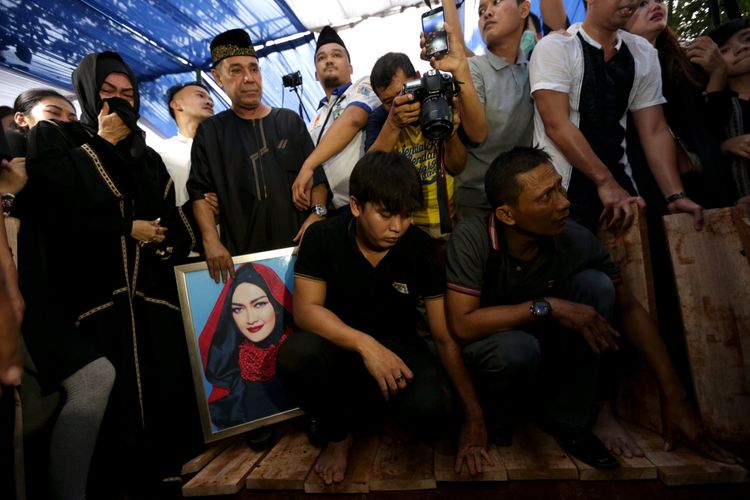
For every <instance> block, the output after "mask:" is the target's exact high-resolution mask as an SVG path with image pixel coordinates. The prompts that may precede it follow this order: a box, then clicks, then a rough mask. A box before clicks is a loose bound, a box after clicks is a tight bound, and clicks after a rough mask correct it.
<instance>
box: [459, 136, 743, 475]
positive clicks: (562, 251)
mask: <svg viewBox="0 0 750 500" xmlns="http://www.w3.org/2000/svg"><path fill="white" fill-rule="evenodd" d="M485 188H486V191H487V197H488V199H489V201H490V203H491V206H492V207H493V210H492V212H490V213H488V214H486V215H485V216H479V215H477V216H474V217H471V218H467V219H465V220H464V221H462V222H461V223H460V224H459V225H458V226H457V227H456V229H455V231H454V232H453V235H452V236H451V239H450V240H449V242H448V250H447V281H448V285H447V287H448V291H447V294H446V307H447V319H448V324H449V326H450V328H451V329H452V331H453V333H454V334H455V335H456V337H457V338H458V339H459V341H460V342H462V343H463V344H465V347H464V349H463V358H464V361H465V362H466V364H467V366H468V369H469V371H470V372H471V373H472V375H473V377H474V383H475V385H476V388H477V393H478V394H479V399H480V402H481V403H482V407H483V409H484V414H485V415H484V416H485V420H486V421H487V422H488V429H489V434H490V440H491V441H493V442H495V443H496V444H500V445H502V444H509V443H510V440H511V436H512V433H511V431H512V425H513V423H514V422H515V420H516V419H518V418H519V416H520V415H519V413H521V412H523V411H526V412H528V411H529V410H530V409H533V414H532V416H533V417H534V418H535V419H536V420H537V421H538V422H540V423H541V424H542V427H543V428H545V429H547V430H548V431H549V432H551V433H552V434H553V435H554V436H555V437H556V438H557V439H558V441H559V442H560V444H561V445H562V447H563V449H564V450H565V451H566V452H567V453H569V454H571V455H573V456H575V457H577V458H579V459H581V460H582V461H584V462H586V463H588V464H589V465H592V466H594V467H599V468H609V467H617V466H618V462H617V460H616V459H615V458H614V457H613V456H612V455H611V454H610V453H609V452H608V450H607V448H609V449H610V451H614V452H616V453H617V452H619V451H624V452H625V453H626V455H630V454H636V455H642V454H643V452H642V451H641V450H640V449H639V448H638V447H637V445H636V444H635V442H634V441H633V439H632V438H631V437H630V436H629V435H628V434H627V432H626V431H625V430H624V429H622V428H621V427H620V426H619V424H618V423H617V421H616V420H615V419H614V417H613V416H612V414H611V411H610V409H609V407H608V406H606V408H605V410H604V411H602V412H599V414H598V415H597V411H596V396H597V386H598V380H599V370H600V364H601V359H602V353H604V352H605V351H609V350H618V342H619V339H618V338H619V337H620V335H619V333H618V332H617V331H616V330H615V329H614V328H613V327H612V326H611V325H612V322H613V321H615V322H616V323H615V324H619V325H621V327H622V330H623V332H624V333H625V334H626V335H627V336H628V339H629V340H630V342H631V343H632V344H633V345H634V346H635V347H636V348H637V349H638V351H639V352H640V353H641V354H642V355H643V356H644V357H645V359H646V360H647V362H648V364H649V366H650V367H651V369H652V371H653V372H654V374H655V376H656V378H657V381H658V383H659V386H660V389H661V393H662V395H663V398H664V399H663V401H662V406H663V408H664V410H665V411H664V413H665V419H664V425H665V431H666V436H665V437H666V439H667V444H668V445H669V447H671V445H672V443H673V442H674V437H675V436H676V435H677V434H678V433H679V434H682V435H683V436H684V437H686V438H688V440H689V441H690V442H691V444H692V445H693V446H694V447H696V448H697V449H698V450H700V451H702V452H703V453H705V454H706V455H708V456H709V457H711V458H714V459H719V460H724V461H732V460H733V457H731V456H729V455H728V454H727V453H726V452H724V451H723V450H721V449H720V448H718V447H717V446H716V445H715V444H714V443H713V442H711V441H710V440H709V439H707V438H706V437H705V433H704V432H703V428H702V426H701V423H700V421H699V420H698V419H697V417H696V416H695V413H694V412H693V410H692V409H691V407H690V405H689V404H688V402H687V398H686V394H685V391H684V390H683V388H682V386H681V385H680V382H679V380H678V378H677V375H676V373H675V371H674V368H673V366H672V363H671V361H670V359H669V355H668V353H667V351H666V348H665V347H664V344H663V342H662V341H661V338H660V337H659V334H658V331H657V330H656V327H655V325H654V322H653V321H652V320H651V318H650V316H649V315H648V313H647V312H646V311H645V310H644V309H643V307H642V306H641V305H640V304H639V303H638V302H637V301H636V300H635V298H634V297H633V295H632V294H631V293H630V292H629V291H628V290H627V288H626V286H625V285H624V284H623V283H622V280H621V278H620V272H619V270H618V268H617V266H615V264H614V263H613V262H612V260H611V258H610V255H609V254H608V253H607V251H606V250H605V249H604V248H603V247H602V246H601V244H600V243H599V241H598V240H597V239H596V238H595V237H594V235H593V234H592V233H591V232H589V231H588V230H587V229H585V228H583V227H582V226H580V225H578V224H576V223H575V222H572V221H569V220H568V214H569V208H570V202H569V201H568V198H567V194H566V191H565V189H564V188H563V186H562V178H561V177H560V175H559V174H558V173H557V172H556V170H555V168H554V167H553V166H552V163H551V159H550V156H549V155H548V154H547V153H545V152H544V151H543V150H541V149H538V148H525V147H524V148H520V147H519V148H515V149H512V150H510V151H508V152H506V153H503V154H501V155H500V156H498V157H497V158H496V159H495V161H494V162H493V163H492V164H491V165H490V168H489V170H488V172H487V175H486V177H485ZM526 403H527V404H526ZM597 416H598V419H597ZM595 420H597V421H596V423H594V422H595ZM592 424H594V426H593V428H592ZM592 429H593V432H592ZM600 439H601V441H600ZM602 441H604V442H605V443H606V444H607V446H604V445H603V444H602Z"/></svg>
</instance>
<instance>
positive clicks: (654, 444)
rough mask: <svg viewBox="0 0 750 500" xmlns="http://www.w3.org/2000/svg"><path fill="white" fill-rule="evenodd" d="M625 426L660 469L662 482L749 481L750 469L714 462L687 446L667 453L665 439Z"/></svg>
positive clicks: (637, 428) (647, 456)
mask: <svg viewBox="0 0 750 500" xmlns="http://www.w3.org/2000/svg"><path fill="white" fill-rule="evenodd" d="M625 425H626V428H627V429H628V431H630V433H631V434H632V435H633V437H634V438H635V440H636V441H637V442H638V445H639V446H640V447H641V448H642V449H643V451H644V452H645V453H646V458H648V460H649V461H650V462H651V463H653V464H654V465H655V466H656V470H657V472H658V474H659V479H660V480H661V481H662V482H663V483H664V484H666V485H668V486H677V485H683V484H708V483H739V482H745V481H747V470H745V469H744V468H743V467H741V466H739V465H730V464H722V463H720V462H714V461H713V460H709V459H707V458H703V457H702V456H700V455H698V454H697V453H695V452H694V451H692V450H690V449H688V448H687V447H685V446H682V447H680V448H678V449H676V450H674V451H664V440H663V439H662V437H661V436H660V435H659V434H656V433H653V432H651V431H648V430H646V429H644V428H642V427H638V426H636V425H627V424H625Z"/></svg>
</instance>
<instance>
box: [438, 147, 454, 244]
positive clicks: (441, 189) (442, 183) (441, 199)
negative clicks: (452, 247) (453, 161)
mask: <svg viewBox="0 0 750 500" xmlns="http://www.w3.org/2000/svg"><path fill="white" fill-rule="evenodd" d="M436 145H437V150H438V154H437V162H438V173H437V200H438V214H439V215H440V232H441V233H442V234H447V233H450V232H451V231H453V220H452V219H451V212H450V201H449V198H448V181H447V179H446V178H445V176H446V172H445V143H444V141H443V140H439V141H437V144H436Z"/></svg>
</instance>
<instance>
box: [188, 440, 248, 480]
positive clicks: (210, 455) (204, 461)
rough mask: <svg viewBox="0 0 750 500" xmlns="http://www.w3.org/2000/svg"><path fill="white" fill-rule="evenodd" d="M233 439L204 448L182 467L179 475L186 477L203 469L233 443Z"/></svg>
mask: <svg viewBox="0 0 750 500" xmlns="http://www.w3.org/2000/svg"><path fill="white" fill-rule="evenodd" d="M234 441H235V439H233V438H228V439H222V440H221V441H217V442H215V443H212V444H210V445H209V446H208V448H206V449H205V450H204V451H203V453H201V454H199V455H198V456H197V457H195V458H194V459H192V460H190V461H189V462H187V463H185V464H184V465H183V466H182V471H181V474H182V475H183V476H186V475H188V474H195V473H196V472H199V471H200V470H201V469H203V467H205V466H206V465H208V463H209V462H210V461H211V460H213V459H214V458H215V457H216V456H217V455H218V454H219V453H221V452H222V451H224V449H226V447H227V446H229V445H230V444H231V443H232V442H234Z"/></svg>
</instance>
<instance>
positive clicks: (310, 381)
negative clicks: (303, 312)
mask: <svg viewBox="0 0 750 500" xmlns="http://www.w3.org/2000/svg"><path fill="white" fill-rule="evenodd" d="M380 342H381V343H382V344H383V345H384V346H385V347H387V348H388V349H390V350H391V351H393V352H394V353H395V354H396V355H397V356H399V357H400V358H401V359H402V360H403V361H404V363H405V364H406V366H408V367H409V369H410V370H411V371H412V372H413V373H414V378H413V379H412V381H411V382H410V383H409V385H408V386H407V387H406V389H404V390H402V391H399V392H398V393H397V394H396V395H393V396H391V398H390V400H389V401H388V402H387V403H386V401H385V400H384V399H383V396H382V394H381V392H380V388H379V386H378V384H377V382H376V381H375V379H374V378H373V377H372V375H370V373H369V372H368V371H367V369H366V368H365V365H364V362H363V361H362V357H361V356H360V355H359V354H357V353H355V352H352V351H347V350H345V349H342V348H340V347H338V346H336V345H334V344H333V343H331V342H329V341H328V340H326V339H324V338H323V337H320V336H318V335H315V334H313V333H309V332H304V331H301V332H295V333H294V334H292V335H290V336H289V338H288V339H287V340H286V342H284V344H282V346H281V348H280V350H279V357H278V360H277V367H276V369H277V371H278V373H279V376H280V377H281V380H282V382H283V383H284V386H285V388H286V390H287V391H288V393H289V396H290V397H291V398H292V400H293V401H295V402H296V403H297V404H299V406H300V408H302V409H303V410H304V411H305V412H306V413H308V414H309V415H311V416H314V417H315V418H317V419H318V422H319V424H320V432H321V434H322V437H323V438H325V439H327V440H329V441H341V440H343V439H344V438H346V436H348V435H349V434H350V433H352V432H353V431H354V430H355V429H356V427H357V426H358V424H359V423H361V422H362V421H363V420H365V419H366V418H367V417H368V416H372V415H373V414H378V413H382V412H384V411H388V412H390V413H391V414H392V415H393V417H394V419H395V420H396V421H397V422H398V423H399V424H400V425H402V426H403V427H404V428H405V429H407V430H410V431H414V432H415V433H416V434H417V435H418V436H419V437H422V438H432V437H434V436H435V435H437V434H438V433H440V432H443V433H447V432H448V429H449V428H450V423H451V422H452V418H453V416H454V411H453V408H454V400H455V398H454V395H453V390H452V385H451V383H450V380H449V379H448V376H447V374H446V373H445V371H444V369H443V367H442V365H441V364H440V362H439V361H438V360H437V359H435V357H434V356H433V355H432V353H430V351H429V349H428V347H427V344H426V343H425V342H424V341H423V340H422V339H420V338H419V337H417V335H416V333H415V334H414V338H410V339H405V340H380Z"/></svg>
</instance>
